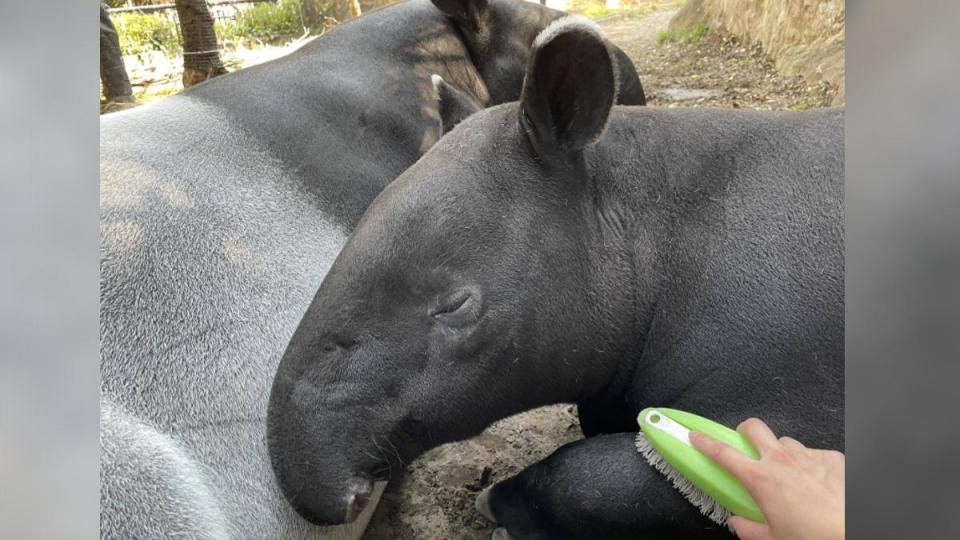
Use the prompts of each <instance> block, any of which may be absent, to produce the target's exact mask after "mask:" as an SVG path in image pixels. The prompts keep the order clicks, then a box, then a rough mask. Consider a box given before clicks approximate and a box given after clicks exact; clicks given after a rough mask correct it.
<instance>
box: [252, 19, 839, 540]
mask: <svg viewBox="0 0 960 540" xmlns="http://www.w3.org/2000/svg"><path fill="white" fill-rule="evenodd" d="M537 43H538V45H537V47H536V49H535V51H534V53H533V56H532V58H531V62H530V64H529V66H528V68H527V75H526V80H525V83H524V84H525V86H524V90H523V94H522V98H521V101H520V102H519V103H511V104H506V105H501V106H497V107H493V108H490V109H485V110H483V111H481V112H479V113H477V114H475V115H473V116H471V117H470V118H467V119H466V120H465V121H463V122H462V123H461V124H459V125H458V126H457V127H456V128H455V129H453V131H451V132H450V133H449V134H447V135H446V136H444V138H443V139H441V141H440V142H439V143H438V144H437V145H435V146H434V147H433V148H432V149H431V150H430V151H429V152H428V153H427V154H426V155H425V156H423V158H421V159H420V160H419V161H418V162H417V163H416V164H415V165H413V166H412V167H411V168H410V169H408V170H407V171H406V172H405V173H404V174H403V175H401V176H400V177H399V178H398V179H397V180H396V181H394V182H393V183H391V184H390V185H389V186H388V187H387V188H386V189H385V190H384V191H383V193H381V194H380V195H379V196H378V197H377V199H376V200H375V201H374V202H373V203H372V205H371V206H370V208H369V209H368V211H367V212H366V214H365V215H364V216H363V218H362V219H361V221H360V223H359V225H358V226H357V229H356V231H355V232H354V233H353V235H352V236H351V238H350V240H349V241H348V242H347V244H346V246H345V247H344V249H343V251H342V252H341V253H340V255H339V256H338V258H337V260H336V261H335V262H334V264H333V266H332V267H331V269H330V271H329V273H328V274H327V277H326V278H325V279H324V281H323V283H322V285H321V286H320V288H319V291H318V292H317V295H316V297H315V298H314V300H313V302H312V304H311V305H310V309H309V310H308V311H307V314H306V316H305V317H304V319H303V321H302V322H301V323H300V326H299V327H298V328H297V331H296V333H295V334H294V337H293V339H292V341H291V342H290V345H289V347H288V349H287V351H286V353H285V355H284V357H283V360H282V362H281V364H280V367H279V370H278V372H277V375H276V379H275V381H274V386H273V390H272V395H271V402H270V409H269V418H268V427H269V430H270V437H269V438H270V442H271V453H272V456H273V459H274V463H275V467H276V469H277V472H278V478H279V481H280V484H281V486H283V489H284V491H285V492H287V493H290V494H295V495H296V497H297V499H296V500H297V501H298V504H299V505H300V508H301V511H302V512H304V513H305V514H307V515H312V516H314V517H315V518H317V519H320V520H326V521H336V520H337V519H338V518H339V519H340V520H342V519H343V516H344V511H343V509H344V508H343V504H344V502H345V501H349V500H350V497H351V496H352V495H353V494H356V493H362V492H363V491H364V490H368V489H369V486H370V483H371V482H372V481H373V480H375V479H378V478H383V477H385V476H386V475H387V474H389V473H390V472H394V473H395V472H396V471H398V470H399V469H400V468H401V466H402V464H403V463H406V462H408V461H409V460H411V459H412V458H414V457H415V456H417V455H418V454H420V453H421V452H423V451H425V450H427V449H429V448H432V447H434V446H437V445H439V444H442V443H445V442H448V441H453V440H457V439H462V438H465V437H469V436H471V435H474V434H477V433H478V432H479V431H480V430H482V429H483V428H484V427H485V426H487V425H489V424H490V423H491V422H493V421H495V420H497V419H500V418H503V417H506V416H508V415H510V414H514V413H517V412H520V411H523V410H527V409H530V408H532V407H536V406H540V405H545V404H550V403H562V402H575V403H577V404H578V407H579V412H580V418H581V423H582V426H583V431H584V433H585V435H587V436H588V438H586V439H584V440H582V441H578V442H575V443H572V444H570V445H567V446H565V447H563V448H561V449H559V450H558V451H557V452H556V453H555V454H553V455H552V456H550V457H548V458H547V459H545V460H544V461H542V462H540V463H537V464H535V465H533V466H531V467H530V468H528V469H526V470H524V471H523V472H521V473H520V474H518V475H517V476H516V477H514V478H511V479H508V480H506V481H504V482H501V483H499V484H497V485H495V486H494V487H493V488H492V489H491V490H490V491H488V492H486V493H485V494H484V496H483V497H482V498H481V499H480V501H479V505H478V506H479V507H480V510H481V511H482V512H483V513H484V514H486V515H488V516H489V517H491V518H492V519H494V520H495V521H496V522H498V523H499V524H500V528H499V529H498V530H497V532H496V534H495V537H506V536H508V535H509V536H513V537H515V538H544V539H546V538H550V539H554V538H697V537H715V536H719V537H723V536H727V535H729V532H727V531H726V530H724V529H722V528H718V527H717V526H716V525H714V524H712V523H711V522H709V521H708V520H707V519H706V518H705V517H703V516H701V515H700V514H699V513H698V511H697V510H696V509H695V508H694V507H693V506H692V505H690V504H688V503H687V502H685V500H683V499H682V498H681V496H680V495H679V494H678V493H677V492H676V491H674V490H673V489H672V488H671V487H670V484H669V483H668V481H667V480H665V479H664V478H663V477H662V476H661V475H660V474H659V473H658V472H656V471H655V470H654V469H653V468H652V467H650V466H649V465H647V464H646V462H645V461H643V459H642V458H641V457H640V456H639V454H638V453H637V452H636V450H635V448H634V444H633V438H634V436H635V434H636V431H637V427H636V420H635V416H636V414H637V413H638V412H639V410H640V409H642V408H643V407H646V406H651V405H656V406H670V407H677V408H680V409H684V410H688V411H691V412H694V413H699V414H703V415H706V416H708V417H710V418H714V419H717V420H719V421H720V422H724V423H726V424H728V425H735V424H736V423H738V422H739V421H741V420H744V419H746V418H747V417H749V416H753V415H756V416H760V417H762V418H764V419H765V420H766V421H767V422H768V423H769V424H770V425H771V426H772V428H773V429H774V431H777V432H781V433H787V434H790V435H792V436H794V437H796V438H797V439H799V440H801V441H803V442H805V443H807V444H810V445H813V446H816V447H826V448H838V449H839V448H842V447H843V229H842V223H843V216H842V197H843V113H842V111H838V110H827V111H817V112H808V113H793V112H785V113H772V112H768V113H762V112H748V111H735V110H703V109H689V110H673V109H670V110H667V109H648V108H641V107H613V103H614V94H615V76H614V65H615V61H614V60H613V59H612V58H611V57H610V55H609V53H608V50H607V48H606V47H605V46H604V43H603V41H602V39H601V38H600V37H599V36H598V35H597V34H596V33H595V31H594V30H592V29H591V28H590V27H586V26H583V25H578V24H576V23H573V24H564V25H560V26H559V27H554V28H551V29H550V30H548V31H546V32H544V33H543V34H542V35H541V37H540V38H538V40H537Z"/></svg>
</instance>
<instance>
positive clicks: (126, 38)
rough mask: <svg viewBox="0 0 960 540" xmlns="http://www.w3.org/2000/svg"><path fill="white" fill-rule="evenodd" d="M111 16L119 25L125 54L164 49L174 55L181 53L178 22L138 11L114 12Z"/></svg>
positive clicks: (114, 23) (115, 23)
mask: <svg viewBox="0 0 960 540" xmlns="http://www.w3.org/2000/svg"><path fill="white" fill-rule="evenodd" d="M110 18H111V19H112V20H113V25H114V26H116V27H117V34H118V37H119V38H120V51H121V52H122V53H123V54H140V53H143V52H146V51H162V52H163V53H164V54H166V55H167V56H170V57H173V56H176V55H178V54H179V53H180V36H179V35H178V34H177V23H176V22H174V21H172V20H170V19H167V18H166V17H162V16H159V15H153V14H145V13H137V12H128V13H114V14H113V15H111V16H110Z"/></svg>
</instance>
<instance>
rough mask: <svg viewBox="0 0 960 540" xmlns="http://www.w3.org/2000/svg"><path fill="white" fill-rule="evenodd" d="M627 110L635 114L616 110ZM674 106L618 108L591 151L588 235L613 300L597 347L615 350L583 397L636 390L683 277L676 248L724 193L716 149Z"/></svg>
mask: <svg viewBox="0 0 960 540" xmlns="http://www.w3.org/2000/svg"><path fill="white" fill-rule="evenodd" d="M626 110H629V111H630V114H629V115H625V114H618V112H622V111H626ZM673 112H675V111H669V112H668V111H664V110H656V109H648V108H645V107H644V108H640V107H631V108H629V109H628V108H623V107H617V108H615V109H614V113H613V117H612V119H611V123H610V125H609V126H608V128H607V132H606V134H605V136H604V137H603V139H601V141H599V142H598V143H597V144H596V145H595V146H594V147H593V148H591V149H589V150H588V151H587V152H586V153H585V155H584V163H583V170H584V173H583V174H584V175H585V176H586V178H585V180H586V186H587V190H588V191H587V196H586V197H585V204H584V212H585V213H586V214H587V222H588V224H591V226H589V227H587V233H586V234H590V235H591V236H592V237H591V238H589V239H587V241H586V242H584V243H585V244H587V245H589V246H593V247H592V248H591V249H594V250H595V252H594V253H592V254H591V255H590V259H591V261H592V264H593V274H594V276H595V277H596V279H595V282H596V283H597V285H596V286H597V287H598V288H599V289H600V291H599V293H598V294H599V295H602V296H601V298H603V299H604V301H605V302H607V301H609V302H610V304H609V305H607V306H606V307H605V309H606V314H607V316H608V317H609V320H607V321H605V322H606V328H607V329H608V332H607V334H606V336H605V342H604V343H603V344H602V346H601V347H599V348H603V349H605V350H606V349H611V350H613V351H616V352H615V353H614V354H612V355H606V356H603V355H600V356H598V358H599V359H598V360H596V363H595V364H594V365H593V366H592V367H594V369H595V370H596V373H597V380H592V381H585V382H587V383H588V385H589V386H587V385H585V386H584V387H582V388H580V391H581V393H582V394H581V399H583V398H582V396H583V395H588V396H589V395H604V396H615V399H617V398H619V397H620V396H622V395H623V393H625V392H629V386H630V385H631V384H632V381H633V378H634V377H633V374H634V371H635V370H636V367H637V364H638V360H639V358H640V356H641V354H642V352H643V348H644V345H645V343H646V342H647V339H648V336H649V334H650V331H651V323H652V321H653V318H654V314H655V313H656V312H657V311H658V310H659V309H662V308H663V307H664V306H662V305H660V302H661V298H662V295H663V294H664V292H665V291H667V290H668V289H669V288H670V287H671V284H672V280H673V279H674V278H675V277H676V276H675V275H673V274H674V269H673V268H672V265H673V264H675V257H674V256H673V254H674V253H675V252H676V244H677V243H678V242H680V241H682V240H681V239H682V237H683V231H684V230H685V228H686V227H688V225H689V222H690V220H691V219H693V220H695V219H696V218H695V216H696V215H697V212H698V210H697V208H698V207H699V206H701V205H702V204H704V203H705V202H708V201H710V200H711V199H712V198H715V197H717V196H722V195H720V194H719V193H718V190H721V191H722V189H723V186H718V185H716V184H709V185H708V182H710V179H711V178H712V177H715V175H711V174H709V171H710V170H711V168H716V167H717V166H718V164H717V163H716V161H717V158H716V152H714V151H713V150H711V149H710V148H708V146H709V145H707V144H704V145H703V146H702V147H694V146H691V145H690V138H689V133H688V132H689V131H690V130H694V128H695V126H693V125H690V124H687V125H684V122H683V121H682V119H678V118H677V115H670V113H673ZM664 113H666V114H667V115H670V116H668V117H665V116H666V115H665V114H664ZM694 122H695V120H694ZM598 345H601V344H598ZM621 403H622V401H621Z"/></svg>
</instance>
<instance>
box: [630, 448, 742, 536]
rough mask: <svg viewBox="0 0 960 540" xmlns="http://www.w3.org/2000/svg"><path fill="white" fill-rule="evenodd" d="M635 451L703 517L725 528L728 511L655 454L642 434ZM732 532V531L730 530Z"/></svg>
mask: <svg viewBox="0 0 960 540" xmlns="http://www.w3.org/2000/svg"><path fill="white" fill-rule="evenodd" d="M636 444H637V451H639V452H640V455H642V456H643V459H645V460H647V463H649V464H650V465H653V468H654V469H656V470H658V471H660V473H661V474H663V475H664V476H666V477H667V479H669V480H670V482H671V483H672V484H673V487H674V488H676V489H677V491H679V492H680V494H681V495H683V496H684V497H686V499H687V500H688V501H690V502H691V503H692V504H693V505H694V506H696V507H697V508H698V509H699V510H700V511H701V512H703V515H705V516H707V517H708V518H709V519H710V521H713V522H714V523H716V524H717V525H721V526H724V527H727V528H730V526H729V525H728V524H727V520H728V519H729V518H730V515H731V514H730V511H729V510H727V509H726V508H724V507H723V506H721V505H720V503H718V502H717V501H716V500H715V499H714V498H713V497H711V496H709V495H707V494H706V493H704V492H703V490H701V489H700V488H698V487H697V486H696V485H694V483H693V482H691V481H690V480H687V479H686V478H685V477H684V476H683V475H682V474H680V472H679V471H677V470H676V469H674V468H673V465H670V463H668V462H667V460H665V459H663V456H661V455H660V453H659V452H657V449H656V448H654V447H653V445H652V444H650V441H648V440H647V438H646V437H645V436H644V435H643V432H642V431H641V432H640V433H637V441H636ZM731 531H732V529H731Z"/></svg>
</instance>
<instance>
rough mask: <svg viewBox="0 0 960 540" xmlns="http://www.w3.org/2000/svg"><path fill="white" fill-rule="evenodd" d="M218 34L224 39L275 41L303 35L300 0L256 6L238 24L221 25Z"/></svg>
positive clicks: (247, 11) (241, 16) (240, 17)
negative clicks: (241, 38) (239, 38)
mask: <svg viewBox="0 0 960 540" xmlns="http://www.w3.org/2000/svg"><path fill="white" fill-rule="evenodd" d="M217 33H218V34H220V33H222V38H228V37H244V38H248V37H249V38H257V39H262V40H267V41H273V40H276V39H278V38H281V37H285V36H292V35H296V34H301V33H303V20H302V17H301V11H300V1H299V0H280V1H279V2H278V3H277V4H276V5H274V4H271V3H263V4H256V5H255V6H254V7H252V8H251V9H248V10H245V11H242V12H241V13H240V14H239V15H238V16H237V22H236V23H227V24H220V25H218V27H217Z"/></svg>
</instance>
